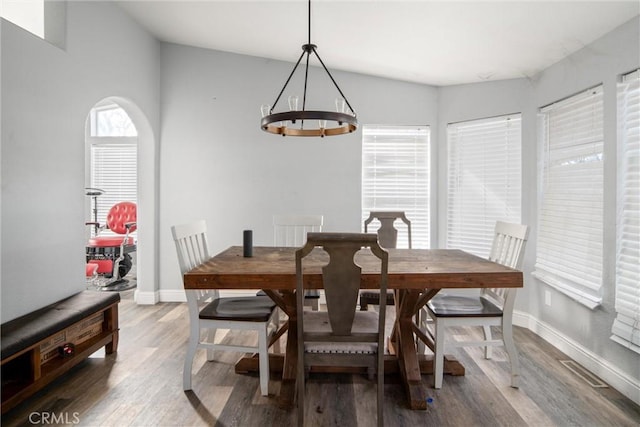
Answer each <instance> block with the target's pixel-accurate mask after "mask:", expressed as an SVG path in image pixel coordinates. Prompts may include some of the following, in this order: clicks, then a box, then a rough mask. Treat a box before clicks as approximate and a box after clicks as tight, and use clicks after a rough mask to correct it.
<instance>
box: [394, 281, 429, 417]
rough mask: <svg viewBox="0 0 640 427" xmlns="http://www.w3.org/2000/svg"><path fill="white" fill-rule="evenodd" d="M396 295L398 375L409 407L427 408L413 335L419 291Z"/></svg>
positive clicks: (405, 291)
mask: <svg viewBox="0 0 640 427" xmlns="http://www.w3.org/2000/svg"><path fill="white" fill-rule="evenodd" d="M398 296H399V298H398V300H397V301H396V304H397V307H396V316H397V317H396V325H395V330H394V338H395V351H396V353H397V357H398V365H399V368H400V376H401V377H402V382H403V383H404V386H405V390H406V392H407V398H408V400H409V407H410V408H411V409H427V396H426V393H425V390H424V387H423V385H422V377H421V375H420V364H419V362H418V353H417V351H416V342H415V339H414V336H413V316H414V315H415V312H414V308H415V306H416V302H417V301H418V298H419V297H420V291H419V290H416V291H414V290H402V291H400V292H398Z"/></svg>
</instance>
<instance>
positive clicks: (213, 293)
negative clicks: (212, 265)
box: [171, 220, 219, 310]
mask: <svg viewBox="0 0 640 427" xmlns="http://www.w3.org/2000/svg"><path fill="white" fill-rule="evenodd" d="M171 234H172V235H173V240H174V242H175V244H176V251H177V255H178V264H179V265H180V272H181V273H182V274H183V275H184V274H185V273H186V272H188V271H190V270H192V269H193V268H195V267H197V266H198V265H200V264H202V263H203V262H205V261H207V260H208V259H209V258H211V255H210V253H209V242H208V240H207V223H206V221H204V220H199V221H194V222H192V223H189V224H182V225H175V226H173V227H171ZM186 295H187V302H188V303H189V309H190V310H197V307H198V302H199V301H205V300H208V299H210V298H217V297H218V295H219V292H218V291H217V290H214V289H202V290H186Z"/></svg>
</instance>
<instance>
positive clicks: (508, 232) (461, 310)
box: [421, 221, 529, 388]
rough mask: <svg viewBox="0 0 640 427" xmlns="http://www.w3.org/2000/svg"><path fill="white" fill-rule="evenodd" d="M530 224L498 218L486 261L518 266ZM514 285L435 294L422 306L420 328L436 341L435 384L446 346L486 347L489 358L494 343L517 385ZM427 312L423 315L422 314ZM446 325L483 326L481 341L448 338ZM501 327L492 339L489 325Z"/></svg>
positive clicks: (439, 384)
mask: <svg viewBox="0 0 640 427" xmlns="http://www.w3.org/2000/svg"><path fill="white" fill-rule="evenodd" d="M528 233H529V227H527V226H526V225H520V224H510V223H506V222H501V221H498V222H497V223H496V226H495V235H494V239H493V244H492V246H491V251H490V254H489V260H490V261H493V262H497V263H499V264H502V265H505V266H507V267H511V268H515V269H519V268H520V266H521V265H522V260H523V256H524V248H525V245H526V242H527V236H528ZM516 291H517V289H516V288H483V289H481V291H480V295H479V296H476V297H468V296H458V295H446V294H437V295H436V296H435V297H434V298H432V299H431V300H430V301H429V302H428V303H427V305H426V306H425V307H424V309H423V313H422V315H421V318H422V321H421V329H422V330H423V331H424V332H425V333H427V334H429V335H430V336H431V338H432V339H433V340H434V342H435V356H434V358H435V361H434V387H435V388H441V387H442V377H443V373H444V353H445V347H446V346H450V347H473V346H479V347H484V348H485V358H486V359H490V358H491V349H492V347H493V346H504V347H505V349H506V351H507V354H508V356H509V361H510V363H511V386H512V387H518V381H519V375H520V368H519V363H518V352H517V350H516V346H515V343H514V341H513V324H512V323H513V305H514V303H515V299H516ZM425 314H426V316H425ZM449 326H482V331H483V334H484V339H483V340H480V341H457V340H448V339H447V332H446V328H447V327H449ZM492 326H499V327H501V329H502V338H501V339H494V338H493V337H492V334H491V327H492Z"/></svg>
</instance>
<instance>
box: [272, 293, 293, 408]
mask: <svg viewBox="0 0 640 427" xmlns="http://www.w3.org/2000/svg"><path fill="white" fill-rule="evenodd" d="M265 292H266V293H267V295H269V296H270V297H271V298H272V299H273V300H274V301H275V302H276V304H278V307H280V308H281V309H282V311H284V312H285V313H286V314H287V316H289V320H288V327H287V348H286V349H285V353H284V363H283V366H282V384H281V385H280V396H279V397H278V405H279V406H280V407H283V408H291V407H293V402H294V399H295V391H296V369H297V366H298V322H297V314H296V299H295V292H293V291H280V292H277V291H269V290H265Z"/></svg>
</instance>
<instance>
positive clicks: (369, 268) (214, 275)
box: [183, 246, 523, 409]
mask: <svg viewBox="0 0 640 427" xmlns="http://www.w3.org/2000/svg"><path fill="white" fill-rule="evenodd" d="M296 249H297V248H293V247H254V248H253V256H252V257H244V256H243V250H242V247H241V246H232V247H230V248H228V249H226V250H224V251H222V252H220V253H219V254H217V255H215V256H214V257H212V258H210V259H209V260H208V261H206V262H204V263H203V264H201V265H199V266H198V267H196V268H194V269H193V270H191V271H189V272H187V273H185V274H184V278H183V279H184V287H185V289H234V290H243V289H244V290H254V289H261V290H263V291H264V292H265V293H266V294H267V295H269V297H271V298H272V299H273V301H274V302H275V303H276V304H277V305H278V306H279V307H280V308H281V309H282V310H283V311H284V312H285V313H286V314H287V315H288V321H287V322H286V323H285V325H284V326H283V328H281V330H280V331H279V333H278V334H276V337H280V336H281V334H282V333H283V332H284V331H286V330H288V335H287V344H286V350H285V352H284V354H282V355H280V357H281V358H282V364H281V366H282V385H281V387H280V395H279V402H280V404H281V405H282V406H285V407H286V406H291V405H293V400H294V395H295V377H296V363H297V333H296V331H297V313H296V301H295V289H296V271H295V251H296ZM387 251H388V252H389V271H388V287H389V289H392V290H393V291H394V292H395V297H396V305H395V310H396V316H395V323H394V325H393V330H392V333H391V336H390V337H389V341H388V343H389V350H390V354H389V355H387V356H385V373H389V371H393V370H394V369H395V370H397V371H398V373H399V375H400V377H401V378H402V382H403V384H404V387H405V390H406V394H407V399H408V406H409V407H410V408H412V409H426V408H427V394H426V390H425V387H424V385H423V383H422V377H421V375H422V374H425V373H432V372H433V365H432V355H431V354H429V355H425V354H419V352H418V348H419V346H418V341H423V342H424V343H425V344H426V345H427V347H429V348H430V349H431V350H432V351H433V348H434V345H433V340H432V339H431V337H430V336H428V334H425V333H424V332H423V331H422V330H421V329H420V328H419V327H418V325H416V323H415V321H414V319H415V317H416V314H417V313H418V312H419V311H420V309H421V308H422V307H423V306H424V305H425V304H426V303H427V302H428V301H429V300H430V299H431V298H433V296H434V295H436V294H437V293H438V292H439V291H440V290H441V289H445V288H458V289H470V288H487V287H492V288H501V287H504V288H517V287H522V285H523V278H522V272H521V271H518V270H514V269H512V268H509V267H505V266H503V265H500V264H497V263H494V262H491V261H488V260H486V259H484V258H480V257H477V256H475V255H472V254H469V253H466V252H464V251H461V250H455V249H387ZM328 259H329V258H328V255H327V254H326V253H324V252H323V251H322V250H320V249H316V250H314V251H313V252H312V253H311V254H310V255H309V256H308V257H307V258H306V259H305V264H304V271H303V273H304V279H305V282H306V284H305V287H308V288H315V289H322V270H321V267H322V266H323V265H325V264H326V263H327V261H328ZM355 261H356V263H357V264H358V265H360V267H361V268H362V276H361V277H362V279H361V288H363V289H375V288H377V287H378V286H379V284H378V281H379V274H380V273H379V272H380V269H379V260H378V259H377V258H376V257H375V256H373V254H371V253H370V252H369V251H368V250H362V251H360V252H358V253H357V254H356V256H355ZM276 357H277V356H276ZM238 364H243V365H242V366H244V367H243V368H241V369H240V371H242V370H246V369H247V366H249V365H252V366H255V368H256V369H257V359H256V358H255V357H254V358H244V359H243V360H241V361H239V362H238ZM236 370H237V371H238V368H236ZM445 373H449V374H453V375H464V367H463V366H462V365H461V364H460V363H459V362H458V361H457V360H455V359H454V358H452V357H450V356H449V357H447V359H446V360H445Z"/></svg>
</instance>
